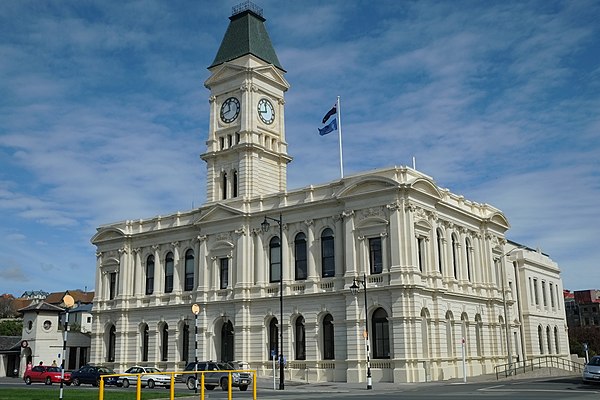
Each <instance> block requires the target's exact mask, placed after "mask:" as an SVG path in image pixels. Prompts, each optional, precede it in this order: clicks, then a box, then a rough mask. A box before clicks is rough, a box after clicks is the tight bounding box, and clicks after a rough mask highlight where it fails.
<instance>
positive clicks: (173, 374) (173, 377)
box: [169, 372, 175, 400]
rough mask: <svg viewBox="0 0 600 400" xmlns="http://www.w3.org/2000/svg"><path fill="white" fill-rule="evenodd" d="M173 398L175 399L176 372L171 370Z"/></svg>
mask: <svg viewBox="0 0 600 400" xmlns="http://www.w3.org/2000/svg"><path fill="white" fill-rule="evenodd" d="M169 389H170V391H171V400H173V399H175V372H171V387H170V388H169Z"/></svg>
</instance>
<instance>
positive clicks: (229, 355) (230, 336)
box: [221, 320, 234, 361]
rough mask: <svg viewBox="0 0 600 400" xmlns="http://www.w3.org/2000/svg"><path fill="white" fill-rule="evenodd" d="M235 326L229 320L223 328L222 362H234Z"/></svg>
mask: <svg viewBox="0 0 600 400" xmlns="http://www.w3.org/2000/svg"><path fill="white" fill-rule="evenodd" d="M233 340H234V332H233V324H232V323H231V321H230V320H227V322H225V323H224V324H223V326H222V327H221V361H233V354H234V348H233V344H234V341H233Z"/></svg>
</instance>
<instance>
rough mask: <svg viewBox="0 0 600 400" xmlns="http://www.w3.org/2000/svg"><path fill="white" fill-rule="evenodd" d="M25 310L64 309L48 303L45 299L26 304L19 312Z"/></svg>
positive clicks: (57, 310) (58, 310) (59, 310)
mask: <svg viewBox="0 0 600 400" xmlns="http://www.w3.org/2000/svg"><path fill="white" fill-rule="evenodd" d="M26 311H55V312H59V313H60V312H63V311H64V309H63V308H61V307H58V306H55V305H53V304H48V303H46V302H45V301H40V302H38V303H33V304H30V305H28V306H27V307H25V308H21V309H20V310H19V312H21V313H23V312H26Z"/></svg>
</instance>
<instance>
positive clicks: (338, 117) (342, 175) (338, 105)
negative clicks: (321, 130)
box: [336, 96, 344, 178]
mask: <svg viewBox="0 0 600 400" xmlns="http://www.w3.org/2000/svg"><path fill="white" fill-rule="evenodd" d="M336 108H337V113H336V114H337V115H336V118H337V123H338V137H339V139H340V177H341V178H343V177H344V159H343V156H342V108H341V107H340V96H338V97H337V104H336Z"/></svg>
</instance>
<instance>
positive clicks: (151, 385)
mask: <svg viewBox="0 0 600 400" xmlns="http://www.w3.org/2000/svg"><path fill="white" fill-rule="evenodd" d="M148 387H149V388H150V389H154V381H153V380H152V379H149V380H148Z"/></svg>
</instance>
